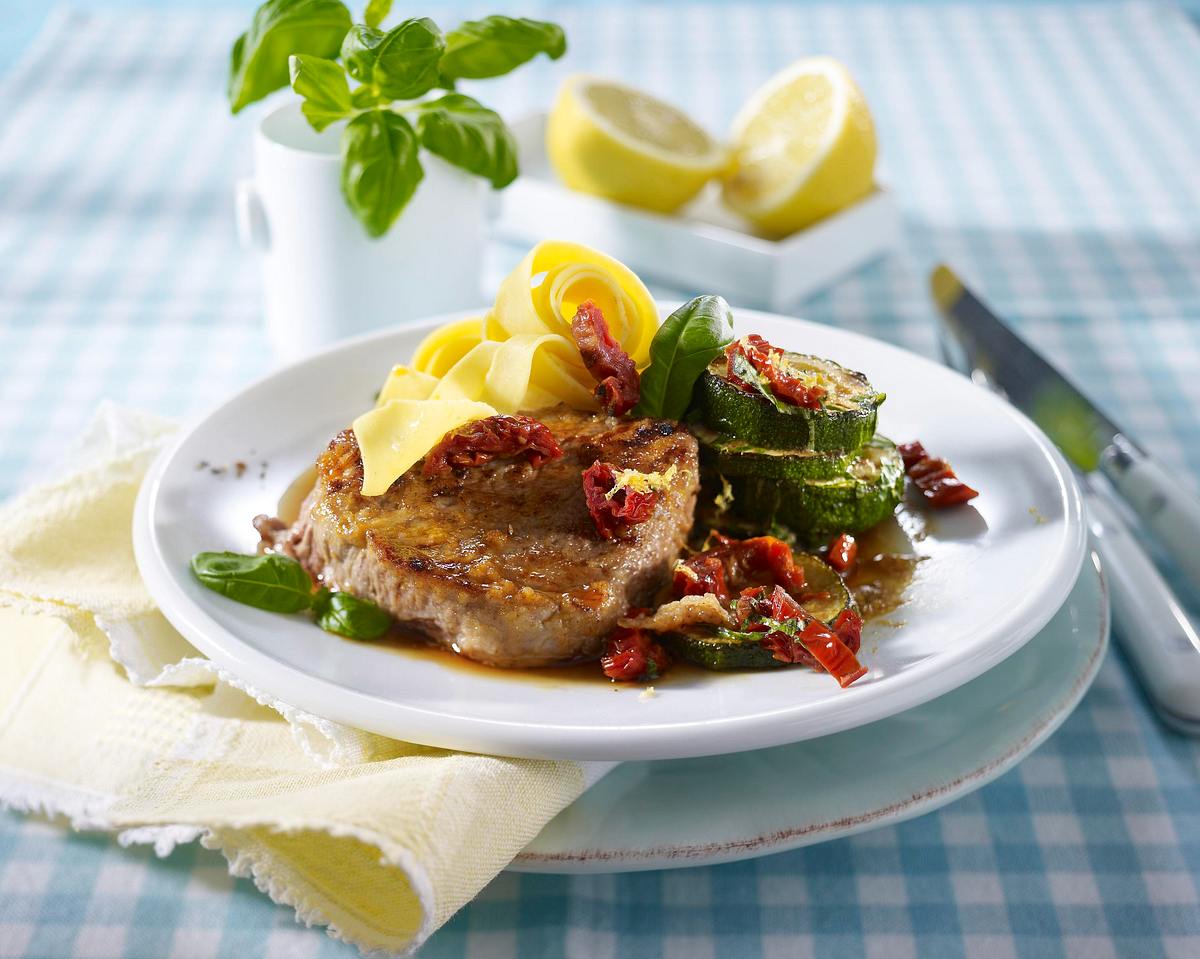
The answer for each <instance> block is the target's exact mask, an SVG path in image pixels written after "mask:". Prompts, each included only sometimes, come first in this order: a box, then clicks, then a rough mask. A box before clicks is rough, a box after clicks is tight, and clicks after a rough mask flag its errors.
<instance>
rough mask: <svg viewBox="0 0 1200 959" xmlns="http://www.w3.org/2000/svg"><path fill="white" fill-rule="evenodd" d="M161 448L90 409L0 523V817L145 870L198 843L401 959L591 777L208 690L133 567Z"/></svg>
mask: <svg viewBox="0 0 1200 959" xmlns="http://www.w3.org/2000/svg"><path fill="white" fill-rule="evenodd" d="M170 431H171V427H170V424H168V423H167V422H165V421H163V420H158V419H156V418H153V417H149V416H145V415H139V414H131V413H128V412H125V411H120V410H117V409H115V408H112V407H109V408H107V409H104V410H102V411H101V413H100V414H99V415H98V418H97V423H96V424H95V425H94V427H93V429H92V430H91V431H90V432H89V435H88V436H87V438H86V439H85V441H84V442H83V443H82V444H81V446H80V448H79V449H78V450H77V451H76V455H75V457H74V458H73V459H74V461H75V463H76V464H77V465H76V466H74V467H68V468H67V469H66V470H64V471H61V472H59V473H58V478H55V479H53V480H51V481H50V482H47V483H45V484H43V485H40V486H38V487H36V488H34V489H31V490H29V491H28V492H27V493H24V494H22V495H21V496H19V497H17V498H16V499H14V500H11V501H9V502H8V503H7V504H5V505H4V506H2V507H0V644H3V649H4V652H3V657H4V667H3V669H2V670H0V803H3V804H4V805H6V806H9V807H12V808H16V809H20V810H26V811H40V812H43V813H47V814H51V815H63V816H67V817H69V818H70V819H71V821H72V823H73V824H74V825H75V826H76V827H77V828H81V829H103V830H109V831H112V832H115V833H117V834H118V838H119V839H120V841H122V842H149V843H153V844H154V845H155V847H156V849H157V850H158V851H159V852H160V853H161V854H165V853H166V852H167V851H169V850H170V849H171V848H172V847H173V846H174V845H175V844H176V843H178V842H187V841H195V840H199V841H200V842H202V843H203V844H204V845H205V846H207V847H209V848H212V849H217V850H220V851H221V853H223V854H224V855H225V857H226V858H227V859H228V860H229V863H230V869H231V871H233V872H234V873H236V874H238V875H243V876H251V877H253V879H254V881H255V883H257V885H258V887H259V888H260V889H262V890H263V891H264V892H266V893H267V894H268V895H269V896H270V897H271V898H272V899H274V900H275V901H276V902H279V903H285V904H287V905H290V906H292V907H294V908H295V910H296V914H297V917H298V918H299V919H300V920H302V921H304V922H306V923H308V924H310V925H311V924H323V925H327V926H328V928H329V933H330V934H331V935H333V936H335V937H336V938H339V939H344V940H346V941H349V942H352V943H354V944H355V945H357V946H359V947H360V948H361V949H363V950H366V951H370V950H381V951H385V952H403V951H407V950H411V949H413V948H415V947H416V946H417V945H419V944H420V943H421V942H422V941H423V940H424V939H425V938H426V937H427V936H428V935H429V934H430V933H431V932H432V931H433V930H434V929H436V928H437V927H438V926H439V925H441V923H443V922H445V920H446V919H447V918H448V917H449V916H451V915H452V914H453V913H454V912H455V910H457V909H458V908H459V907H460V906H462V905H463V904H464V903H466V902H467V901H468V900H470V899H471V898H472V897H473V896H474V895H475V894H476V893H477V892H478V891H479V889H480V888H482V887H483V886H484V885H485V884H486V883H487V882H488V881H489V880H490V879H491V878H492V877H494V876H495V875H496V874H497V873H498V872H499V871H500V870H501V869H503V868H504V867H505V866H506V865H507V864H508V863H509V862H510V861H511V860H512V858H513V857H514V856H515V855H516V854H517V853H518V852H519V851H520V850H521V849H522V848H523V847H524V846H525V845H526V844H527V843H528V842H529V841H530V840H531V839H532V838H533V837H534V836H535V835H536V834H537V833H538V831H539V830H540V829H541V828H542V826H543V825H544V824H545V823H546V822H547V821H548V820H549V819H551V818H552V817H553V816H554V815H555V813H557V812H558V811H559V810H560V809H562V808H563V807H564V806H566V805H567V804H569V803H570V802H572V801H573V800H574V799H575V798H576V797H578V796H579V795H580V793H581V792H582V791H583V790H584V789H585V788H587V786H588V785H590V783H591V782H594V781H595V779H597V778H599V776H600V775H602V774H603V772H604V771H606V770H607V768H608V766H607V765H603V764H580V763H573V762H538V761H533V760H513V759H501V758H496V757H490V756H478V755H469V754H463V753H455V752H450V751H447V750H442V749H433V748H426V747H423V746H415V745H412V744H409V743H402V742H396V741H394V740H389V739H385V738H383V737H380V736H376V735H373V734H369V733H364V732H362V731H359V730H353V729H348V728H347V727H344V726H340V725H339V724H337V723H331V722H328V721H325V720H322V719H320V718H319V717H315V716H311V715H308V714H305V713H303V712H302V711H299V710H296V709H293V708H291V707H290V706H288V705H287V704H285V703H280V702H277V701H275V700H272V699H271V698H270V697H269V696H266V695H263V694H261V693H259V692H257V691H255V690H253V689H248V688H247V687H245V686H244V685H243V684H241V683H239V682H238V681H237V680H236V678H235V677H230V676H226V675H224V674H222V673H219V672H218V671H217V670H215V668H214V667H213V666H212V665H211V664H210V663H209V662H208V661H207V660H206V659H204V658H203V657H202V656H201V655H200V654H199V653H198V652H197V651H196V650H195V649H194V648H193V647H191V646H190V645H189V644H188V643H187V642H186V641H185V640H184V639H183V638H182V637H180V636H179V635H178V634H177V633H175V631H174V630H172V629H171V628H170V626H169V625H168V624H167V622H166V620H165V619H164V618H163V617H162V616H161V614H159V613H158V612H157V611H156V610H155V608H154V604H153V603H152V602H151V600H150V597H149V595H148V594H147V593H146V590H145V587H144V586H143V585H142V582H141V579H140V578H139V577H138V574H137V569H136V567H135V565H134V558H133V547H132V543H131V541H130V527H131V523H132V513H133V505H134V499H135V497H136V495H137V490H138V485H139V483H140V481H141V478H142V475H143V474H144V472H145V470H146V468H147V466H148V465H149V463H150V461H151V459H152V458H153V456H154V455H155V453H156V452H157V451H158V450H159V448H160V447H161V445H162V443H163V442H164V440H165V439H166V437H167V436H168V435H169V433H170Z"/></svg>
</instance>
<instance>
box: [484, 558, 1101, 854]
mask: <svg viewBox="0 0 1200 959" xmlns="http://www.w3.org/2000/svg"><path fill="white" fill-rule="evenodd" d="M1089 559H1090V560H1091V563H1090V564H1089V563H1088V562H1086V561H1085V563H1084V565H1083V568H1082V569H1081V571H1080V574H1079V576H1080V579H1082V578H1083V577H1084V576H1088V575H1095V577H1096V579H1097V583H1098V587H1099V596H1098V601H1099V602H1098V605H1099V612H1100V616H1099V629H1098V636H1097V638H1096V641H1095V646H1094V647H1093V649H1092V651H1091V653H1090V655H1089V656H1088V657H1087V660H1086V661H1085V662H1084V664H1083V666H1082V668H1081V669H1080V671H1079V673H1078V674H1077V675H1076V676H1075V678H1074V680H1073V681H1072V682H1071V684H1070V686H1069V687H1068V688H1067V689H1066V691H1065V693H1064V694H1063V695H1062V696H1061V697H1060V698H1059V699H1058V700H1057V702H1056V703H1055V704H1054V705H1053V706H1052V707H1051V708H1050V709H1049V710H1047V711H1045V712H1043V713H1041V714H1040V715H1039V717H1038V720H1037V722H1036V723H1034V724H1031V725H1030V726H1029V728H1028V729H1027V730H1026V731H1025V732H1024V734H1023V735H1021V736H1020V738H1018V739H1017V740H1016V741H1015V742H1011V744H1010V746H1009V747H1008V748H1007V749H1005V750H1004V751H1003V752H1002V753H1001V754H1000V755H999V756H993V757H991V758H990V759H989V760H988V761H987V762H984V763H982V764H980V765H979V766H977V767H975V768H974V769H971V770H968V771H966V772H964V773H962V774H960V775H957V776H956V777H955V778H954V779H953V781H951V782H944V781H938V782H935V783H932V784H930V786H929V787H928V788H926V789H924V790H922V791H920V792H918V793H914V794H912V795H911V796H910V797H908V798H906V799H903V800H900V801H898V802H892V803H888V804H886V805H884V806H880V807H878V808H875V809H872V810H870V811H867V812H863V813H858V814H856V815H854V816H848V817H846V818H844V819H839V820H831V821H827V822H823V823H817V824H815V825H809V826H805V827H795V828H792V829H783V830H776V831H774V832H771V833H766V834H763V835H759V836H756V837H753V838H747V839H737V840H732V841H728V840H727V841H724V842H709V843H698V844H693V845H683V844H676V845H664V846H655V847H650V848H648V849H645V850H637V851H628V850H626V851H612V852H609V853H604V852H602V851H600V850H584V851H583V852H580V853H529V852H526V851H522V852H520V853H518V854H517V856H516V858H515V859H514V860H513V861H512V862H511V863H510V864H509V865H508V866H507V867H506V871H509V872H519V873H530V874H539V875H607V874H613V873H621V872H647V871H652V870H658V869H691V868H700V867H703V866H715V865H721V864H723V863H730V862H739V861H742V860H746V859H757V858H760V857H762V856H770V855H774V854H776V853H784V852H790V851H792V850H795V849H801V848H803V847H805V846H815V845H818V844H820V843H823V842H832V841H833V840H835V839H844V838H846V837H847V836H854V835H857V834H858V833H861V832H867V831H869V830H872V829H877V828H881V827H883V826H891V825H896V824H898V823H902V822H906V821H907V820H909V819H915V818H916V817H918V816H923V815H925V814H926V813H930V812H934V811H936V810H938V809H941V808H942V807H943V806H947V805H949V804H950V803H952V802H954V801H955V800H957V799H960V798H962V797H963V796H966V795H968V794H970V793H972V792H975V791H976V790H978V789H982V788H983V787H984V786H986V785H987V784H988V783H991V782H993V781H994V780H996V779H999V778H1000V777H1001V776H1003V775H1004V774H1005V773H1006V772H1008V771H1009V770H1010V769H1012V768H1013V767H1015V766H1016V765H1017V764H1018V763H1020V762H1021V761H1022V760H1024V759H1025V758H1026V757H1027V756H1029V755H1030V754H1031V753H1033V752H1034V751H1035V750H1036V749H1037V748H1038V747H1039V746H1041V745H1042V744H1043V743H1044V742H1045V741H1046V740H1047V739H1049V738H1050V737H1051V736H1052V735H1053V734H1054V733H1055V732H1056V731H1057V730H1058V728H1059V727H1060V726H1062V724H1063V723H1064V722H1066V720H1067V718H1068V717H1069V716H1070V715H1071V714H1072V713H1073V712H1074V711H1075V709H1076V708H1077V707H1078V706H1079V703H1080V702H1081V701H1082V700H1083V697H1084V696H1085V695H1087V692H1088V690H1089V689H1091V687H1092V684H1093V683H1094V682H1095V679H1096V676H1097V675H1098V674H1099V672H1100V667H1101V666H1102V665H1103V664H1104V657H1105V654H1106V653H1107V652H1108V647H1109V642H1110V638H1111V629H1112V610H1111V606H1110V597H1109V586H1108V577H1107V576H1106V575H1105V573H1104V569H1103V567H1102V565H1101V562H1100V558H1099V556H1097V555H1096V553H1095V552H1091V553H1090V556H1089ZM1089 568H1090V569H1091V570H1093V572H1092V573H1089V572H1088V571H1089ZM1076 582H1078V580H1077V581H1076ZM1074 585H1075V584H1072V589H1074ZM1068 601H1069V598H1068ZM1064 605H1065V604H1064ZM1043 629H1044V627H1043ZM1039 635H1040V634H1039ZM983 676H984V674H982V673H981V674H980V675H979V676H976V677H975V679H974V680H971V682H975V681H978V680H981V679H982V678H983ZM963 685H967V684H965V683H964V684H963ZM951 692H953V690H951ZM943 695H947V694H943ZM937 698H938V697H934V699H933V700H928V701H927V702H926V703H922V704H921V706H924V705H928V703H932V702H934V701H935V700H936V699H937ZM921 706H914V707H913V709H920V708H921ZM905 712H907V710H906V711H905ZM902 715H904V713H903V712H901V713H896V714H894V715H893V716H889V717H886V718H884V719H880V720H877V722H879V723H886V722H888V721H890V720H891V719H894V718H896V717H898V716H902ZM867 725H869V724H867ZM832 735H837V734H836V733H834V734H832ZM818 738H819V737H818ZM711 758H712V759H713V760H714V761H720V759H721V757H720V756H714V757H711Z"/></svg>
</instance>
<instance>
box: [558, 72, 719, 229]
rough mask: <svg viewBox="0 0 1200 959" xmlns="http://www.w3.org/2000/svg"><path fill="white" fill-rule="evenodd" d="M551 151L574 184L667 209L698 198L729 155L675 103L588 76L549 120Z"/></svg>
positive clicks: (576, 82)
mask: <svg viewBox="0 0 1200 959" xmlns="http://www.w3.org/2000/svg"><path fill="white" fill-rule="evenodd" d="M546 152H547V154H548V155H549V157H550V162H551V164H552V165H553V166H554V170H555V172H556V173H557V174H558V176H559V178H560V179H561V180H562V181H563V183H565V184H566V185H567V186H568V187H570V188H571V189H573V190H580V191H582V192H584V193H592V194H595V195H597V196H602V197H605V198H607V199H609V200H616V201H617V202H618V203H628V204H631V205H633V206H639V207H643V208H644V209H647V210H657V211H658V212H661V213H670V212H671V211H673V210H676V209H678V208H679V207H680V206H682V205H683V204H684V203H686V202H687V201H688V200H690V199H691V198H692V197H694V196H695V195H696V194H697V193H698V192H699V191H700V188H701V187H703V186H704V184H705V183H707V182H708V181H709V180H710V179H712V177H713V176H715V175H716V174H717V173H720V172H722V171H723V170H724V168H725V163H726V157H727V155H726V152H725V150H724V149H723V148H722V147H721V145H720V144H718V143H717V142H716V141H715V140H714V139H713V138H712V137H711V136H709V135H708V133H707V132H705V130H704V129H703V128H702V127H700V126H698V125H697V124H696V123H694V122H693V121H692V120H691V119H690V118H689V117H687V116H686V115H685V114H684V113H682V112H681V111H680V110H678V109H676V108H675V107H673V106H671V105H670V104H669V103H664V102H663V101H662V100H657V99H655V98H654V97H652V96H650V95H648V94H646V93H643V92H642V91H640V90H635V89H633V88H632V87H627V86H625V85H623V84H620V83H615V82H613V81H611V80H604V79H601V78H599V77H592V76H587V75H583V74H577V75H575V76H572V77H568V78H567V79H566V80H565V81H564V82H563V85H562V88H561V89H560V90H559V93H558V99H557V100H556V101H555V103H554V107H553V109H551V111H550V116H549V119H548V120H547V122H546Z"/></svg>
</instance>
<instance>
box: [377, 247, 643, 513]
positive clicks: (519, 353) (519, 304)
mask: <svg viewBox="0 0 1200 959" xmlns="http://www.w3.org/2000/svg"><path fill="white" fill-rule="evenodd" d="M585 300H591V301H593V302H594V303H595V304H596V305H597V306H599V308H600V310H601V312H603V314H604V318H605V320H607V321H608V326H609V329H610V331H611V332H612V335H613V337H614V338H615V339H616V340H617V341H618V342H619V343H620V344H621V347H622V348H623V349H624V350H625V352H626V353H628V354H629V355H630V356H631V357H632V358H633V361H634V363H635V364H636V365H637V367H638V368H639V369H644V368H645V366H646V365H647V364H648V363H649V362H650V341H651V340H652V339H653V338H654V334H655V333H656V332H658V309H657V308H656V307H655V305H654V300H653V298H652V297H651V296H650V293H649V291H648V290H647V289H646V287H645V286H644V285H643V283H642V281H641V280H639V279H638V278H637V276H635V275H634V274H633V272H632V271H630V270H629V269H628V268H627V267H625V266H624V265H623V264H621V263H619V262H617V261H616V260H614V259H613V258H612V257H609V256H605V255H604V254H603V253H600V252H598V251H596V250H593V249H590V248H589V247H586V246H582V245H580V244H578V243H565V242H561V241H556V240H555V241H547V242H545V243H539V244H538V245H537V246H535V247H534V248H533V249H532V250H530V251H529V253H528V255H526V257H525V258H524V259H523V260H522V261H521V263H520V264H519V265H518V266H517V268H516V269H515V270H513V272H512V273H510V274H509V275H508V277H507V278H506V279H505V280H504V282H503V283H501V284H500V289H499V291H498V293H497V295H496V302H495V304H494V305H493V306H492V309H491V310H489V311H488V313H487V315H486V316H484V317H472V318H469V319H465V320H456V321H454V322H452V323H447V324H445V325H444V326H440V327H438V328H437V329H436V330H434V331H433V332H431V333H430V334H429V335H428V336H426V337H425V339H424V340H422V341H421V343H420V345H419V346H418V347H417V349H416V351H415V352H414V354H413V358H412V362H411V363H410V364H409V365H408V366H396V367H395V368H393V370H392V372H391V374H390V375H389V376H388V379H387V382H386V383H384V386H383V389H382V390H381V391H380V395H379V400H378V405H377V406H376V408H375V409H374V410H372V411H371V412H369V413H364V414H363V415H362V416H360V417H359V418H358V419H357V420H355V421H354V432H355V435H356V436H357V438H358V445H359V449H360V450H361V451H362V459H363V474H364V479H363V493H364V495H367V496H376V495H379V494H380V493H383V492H386V490H387V488H388V487H389V486H391V484H392V483H393V482H394V481H395V480H396V479H397V478H398V477H399V476H400V475H402V474H403V473H404V472H405V471H406V470H408V469H409V468H410V467H411V466H412V465H413V464H414V463H416V462H417V460H419V459H420V458H421V457H423V456H424V455H425V454H426V453H427V452H429V450H430V448H431V447H432V446H433V445H434V444H435V443H437V441H438V440H439V439H441V437H442V436H443V435H445V433H447V432H449V431H450V430H452V429H454V428H455V427H458V426H461V425H462V424H463V423H465V422H469V421H470V420H475V419H482V418H483V417H486V416H492V415H495V414H496V413H497V412H499V413H516V412H519V411H524V410H538V409H543V408H545V407H547V406H554V405H556V404H558V403H566V404H567V405H568V406H571V407H573V408H575V409H583V410H594V409H597V408H598V404H597V402H596V397H595V389H596V382H595V379H594V377H593V376H592V375H591V374H590V373H589V372H588V370H587V368H586V367H585V366H584V365H583V358H582V357H581V356H580V355H579V347H578V346H577V345H576V344H575V340H574V337H573V336H572V335H571V320H572V319H574V317H575V312H576V310H577V309H578V308H579V305H580V304H581V303H583V302H584V301H585ZM439 430H440V432H439Z"/></svg>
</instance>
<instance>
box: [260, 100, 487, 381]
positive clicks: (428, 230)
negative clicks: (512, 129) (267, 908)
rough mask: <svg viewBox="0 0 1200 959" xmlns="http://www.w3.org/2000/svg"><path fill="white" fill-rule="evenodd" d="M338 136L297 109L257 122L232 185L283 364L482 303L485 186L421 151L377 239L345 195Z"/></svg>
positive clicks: (335, 129) (269, 330) (337, 130)
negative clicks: (419, 175)
mask: <svg viewBox="0 0 1200 959" xmlns="http://www.w3.org/2000/svg"><path fill="white" fill-rule="evenodd" d="M340 137H341V124H335V125H334V126H332V127H329V128H327V129H326V130H325V131H323V132H322V133H317V132H316V131H315V130H313V129H312V128H311V127H310V126H309V125H308V121H307V120H305V119H304V116H303V115H302V114H301V112H300V107H299V104H298V103H289V104H288V105H286V106H283V107H280V108H279V109H278V110H275V111H274V112H272V113H269V114H267V116H265V117H264V118H263V119H262V121H261V122H260V123H259V125H258V130H257V135H256V137H255V141H254V170H255V174H254V177H253V179H249V180H243V181H242V182H240V183H239V184H238V188H237V221H238V233H239V234H240V236H241V238H242V243H243V245H244V246H246V247H247V248H251V249H254V250H256V251H257V252H258V253H259V258H260V260H261V264H262V284H263V295H264V307H265V314H266V323H267V335H268V337H269V339H270V341H271V345H272V347H273V348H274V351H275V354H276V356H277V357H278V358H279V359H280V360H290V359H294V358H296V357H298V356H303V355H305V354H307V353H311V352H312V351H313V350H315V349H318V348H319V347H322V346H324V345H326V344H327V343H331V342H333V341H334V340H339V339H342V338H344V337H347V336H353V335H355V334H357V333H362V332H365V331H367V330H373V329H377V328H379V327H383V326H391V325H395V324H397V323H402V322H404V321H406V320H413V319H417V318H418V317H422V316H429V315H432V314H435V313H445V312H448V311H450V310H458V309H465V308H468V307H472V306H475V305H476V304H478V303H479V302H480V300H481V299H482V297H481V291H480V271H481V263H482V256H483V230H484V222H485V218H486V213H487V184H486V183H485V182H484V181H483V180H481V179H480V178H478V177H474V176H471V175H469V174H467V173H464V172H462V171H461V170H458V169H456V168H455V167H452V166H450V165H449V164H448V163H445V162H444V161H442V160H440V159H438V158H437V157H435V156H432V155H430V154H427V153H422V154H421V164H422V166H423V167H424V168H425V178H424V179H423V180H422V181H421V184H420V186H419V187H418V188H417V192H416V195H415V196H414V197H413V198H412V200H410V201H409V204H408V206H406V207H405V208H404V210H403V212H402V213H401V214H400V217H399V218H398V219H397V220H396V222H395V223H394V224H393V225H392V228H391V229H390V230H389V231H388V232H387V233H386V234H385V235H384V236H382V237H379V238H378V239H372V238H371V237H369V236H368V235H367V234H366V232H365V231H364V230H363V228H362V225H361V224H360V223H359V222H358V220H356V219H355V218H354V216H353V214H351V213H350V210H349V209H348V208H347V206H346V201H345V199H344V198H343V197H342V192H341V186H340V181H339V177H340V171H341V157H340V156H339V152H338V151H339V141H340Z"/></svg>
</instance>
